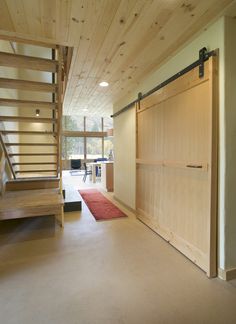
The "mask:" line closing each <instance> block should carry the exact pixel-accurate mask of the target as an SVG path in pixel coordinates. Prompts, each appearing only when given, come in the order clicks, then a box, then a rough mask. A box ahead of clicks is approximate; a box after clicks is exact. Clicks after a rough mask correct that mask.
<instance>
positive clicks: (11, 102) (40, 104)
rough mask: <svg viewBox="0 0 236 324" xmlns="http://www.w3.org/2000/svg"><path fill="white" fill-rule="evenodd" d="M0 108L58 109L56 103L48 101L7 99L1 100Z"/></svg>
mask: <svg viewBox="0 0 236 324" xmlns="http://www.w3.org/2000/svg"><path fill="white" fill-rule="evenodd" d="M0 106H4V107H5V106H8V107H22V106H23V107H24V108H25V107H31V108H34V109H35V106H36V107H37V108H50V109H56V107H57V104H56V103H54V102H47V101H35V100H19V99H6V98H0Z"/></svg>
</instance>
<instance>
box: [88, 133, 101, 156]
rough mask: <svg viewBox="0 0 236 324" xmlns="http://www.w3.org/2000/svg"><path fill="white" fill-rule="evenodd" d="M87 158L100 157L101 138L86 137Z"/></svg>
mask: <svg viewBox="0 0 236 324" xmlns="http://www.w3.org/2000/svg"><path fill="white" fill-rule="evenodd" d="M86 140H87V142H86V143H87V144H86V146H87V159H92V160H94V159H97V158H101V157H102V138H99V137H87V139H86Z"/></svg>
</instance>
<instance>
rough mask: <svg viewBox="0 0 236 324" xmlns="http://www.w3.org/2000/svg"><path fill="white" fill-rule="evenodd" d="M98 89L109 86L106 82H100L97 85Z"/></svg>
mask: <svg viewBox="0 0 236 324" xmlns="http://www.w3.org/2000/svg"><path fill="white" fill-rule="evenodd" d="M99 85H100V87H108V86H109V83H108V82H106V81H102V82H100V83H99Z"/></svg>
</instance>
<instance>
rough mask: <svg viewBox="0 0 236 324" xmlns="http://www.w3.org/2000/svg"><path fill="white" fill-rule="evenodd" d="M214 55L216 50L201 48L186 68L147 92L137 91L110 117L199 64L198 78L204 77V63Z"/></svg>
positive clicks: (117, 114)
mask: <svg viewBox="0 0 236 324" xmlns="http://www.w3.org/2000/svg"><path fill="white" fill-rule="evenodd" d="M215 55H216V51H209V52H208V51H207V48H206V47H203V48H201V49H200V50H199V59H198V60H197V61H195V62H193V63H192V64H190V65H188V66H187V67H186V68H184V69H183V70H181V71H179V72H178V73H176V74H174V75H172V76H171V77H170V78H169V79H167V80H165V81H164V82H161V83H160V84H158V85H157V86H156V87H154V88H153V89H151V90H149V91H148V92H146V93H144V94H142V93H141V92H139V93H138V98H137V99H135V100H134V101H132V102H130V103H129V104H128V105H126V106H125V107H123V108H122V109H120V110H119V111H117V112H116V113H115V114H113V115H111V117H112V118H114V117H117V116H119V115H120V114H122V113H123V112H125V111H127V110H129V109H130V108H131V107H133V106H134V105H135V104H136V103H138V102H139V101H140V100H142V99H144V98H146V97H148V96H150V95H151V94H153V93H154V92H156V91H158V90H160V89H161V88H163V87H165V86H166V85H167V84H169V83H171V82H173V81H175V80H176V79H178V78H179V77H181V76H182V75H184V74H186V73H188V72H189V71H191V70H192V69H194V68H196V67H197V66H199V78H203V77H204V63H205V62H206V61H208V59H209V58H210V57H211V56H215Z"/></svg>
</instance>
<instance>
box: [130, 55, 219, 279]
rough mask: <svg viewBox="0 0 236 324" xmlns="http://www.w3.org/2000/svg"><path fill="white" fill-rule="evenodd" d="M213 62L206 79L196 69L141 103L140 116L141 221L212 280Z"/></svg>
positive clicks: (208, 65)
mask: <svg viewBox="0 0 236 324" xmlns="http://www.w3.org/2000/svg"><path fill="white" fill-rule="evenodd" d="M213 60H216V59H215V58H213V59H212V58H211V59H210V60H209V61H208V62H206V63H205V67H206V75H205V77H204V78H203V79H199V78H198V77H196V76H197V75H198V68H195V70H193V71H191V72H189V73H187V74H186V75H184V76H183V77H181V78H179V79H178V80H176V81H174V82H172V83H171V84H169V85H167V86H166V87H164V88H163V89H161V90H159V91H157V92H156V93H154V94H153V95H151V96H149V97H147V98H145V99H144V100H142V101H141V102H140V107H137V110H136V111H137V114H136V115H137V160H136V164H137V179H136V181H137V197H136V203H137V213H138V217H139V218H140V219H141V220H142V221H143V222H144V223H146V224H147V225H148V226H150V227H151V228H152V229H154V230H155V231H157V233H159V234H160V235H161V236H163V237H164V238H165V239H166V240H167V241H168V242H169V243H171V244H172V245H173V246H175V247H176V248H177V249H179V250H180V251H181V252H182V253H184V254H185V255H186V256H187V257H188V258H190V259H191V260H192V261H193V262H194V263H196V264H197V265H198V266H199V267H201V268H202V269H203V270H204V271H206V273H207V275H208V276H209V277H214V276H215V275H216V212H217V211H216V206H217V195H216V184H217V163H216V161H217V158H216V156H217V135H216V134H217V123H216V121H217V113H216V111H217V96H218V92H217V89H215V88H214V90H213V85H214V84H215V82H216V81H215V74H217V64H214V69H213ZM213 70H214V72H213ZM213 80H214V81H213Z"/></svg>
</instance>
